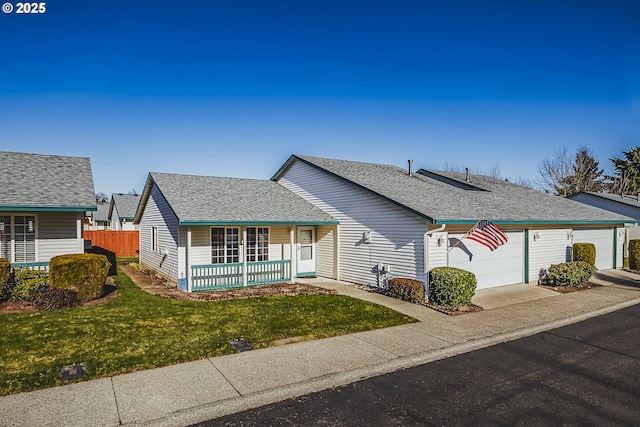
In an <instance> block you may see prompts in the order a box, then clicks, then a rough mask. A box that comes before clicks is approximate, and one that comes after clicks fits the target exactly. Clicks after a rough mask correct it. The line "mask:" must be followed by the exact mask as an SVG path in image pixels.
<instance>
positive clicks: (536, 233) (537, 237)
mask: <svg viewBox="0 0 640 427" xmlns="http://www.w3.org/2000/svg"><path fill="white" fill-rule="evenodd" d="M533 240H534V241H536V240H540V233H538V232H537V231H534V232H533Z"/></svg>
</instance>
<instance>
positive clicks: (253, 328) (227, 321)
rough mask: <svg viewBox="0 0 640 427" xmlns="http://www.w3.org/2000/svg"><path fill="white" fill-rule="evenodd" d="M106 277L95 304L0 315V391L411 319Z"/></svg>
mask: <svg viewBox="0 0 640 427" xmlns="http://www.w3.org/2000/svg"><path fill="white" fill-rule="evenodd" d="M115 282H116V285H117V288H118V293H119V296H118V297H117V298H116V299H114V300H112V301H110V302H108V303H105V304H103V305H97V306H90V307H80V308H75V309H68V310H61V311H53V312H36V313H21V314H6V315H2V316H0V330H1V331H2V333H1V334H0V361H1V366H2V369H0V396H2V395H8V394H13V393H18V392H24V391H30V390H36V389H41V388H47V387H52V386H56V385H62V384H68V383H70V382H72V381H63V380H62V379H61V370H62V368H63V367H65V366H68V365H73V364H83V365H84V367H85V370H86V371H87V375H85V376H84V377H82V378H81V379H79V380H75V381H76V382H77V381H84V380H90V379H96V378H102V377H107V376H112V375H117V374H122V373H125V372H132V371H136V370H141V369H148V368H155V367H160V366H166V365H171V364H175V363H181V362H187V361H191V360H197V359H202V358H206V357H213V356H220V355H223V354H230V353H234V352H235V350H234V348H233V347H232V346H231V345H230V344H229V342H230V341H232V340H235V339H240V338H242V339H244V340H246V341H247V342H248V343H249V344H251V345H252V346H253V347H254V348H260V347H268V346H271V345H274V342H276V341H278V340H282V339H284V338H291V337H303V339H316V338H325V337H331V336H337V335H343V334H347V333H352V332H360V331H365V330H370V329H377V328H383V327H388V326H395V325H401V324H406V323H412V322H415V321H416V320H415V319H413V318H411V317H409V316H405V315H403V314H400V313H398V312H396V311H393V310H391V309H389V308H386V307H383V306H379V305H376V304H372V303H368V302H365V301H362V300H357V299H354V298H350V297H346V296H341V295H299V296H272V297H262V298H251V299H241V300H240V299H239V300H231V301H221V302H196V301H183V300H173V299H168V298H162V297H159V296H156V295H151V294H148V293H146V292H144V291H142V290H140V289H139V288H138V287H137V286H136V285H135V284H134V283H133V282H132V281H131V280H130V279H129V277H128V276H126V275H125V274H124V273H123V272H122V270H120V269H118V275H117V276H116V278H115Z"/></svg>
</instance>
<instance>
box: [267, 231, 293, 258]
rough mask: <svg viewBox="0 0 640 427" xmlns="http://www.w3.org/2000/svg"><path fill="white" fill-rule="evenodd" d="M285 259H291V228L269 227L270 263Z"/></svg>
mask: <svg viewBox="0 0 640 427" xmlns="http://www.w3.org/2000/svg"><path fill="white" fill-rule="evenodd" d="M283 259H291V235H290V234H289V227H288V226H273V227H269V261H281V260H283Z"/></svg>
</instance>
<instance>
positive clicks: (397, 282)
mask: <svg viewBox="0 0 640 427" xmlns="http://www.w3.org/2000/svg"><path fill="white" fill-rule="evenodd" d="M388 283H389V296H391V297H392V298H397V299H401V300H403V301H409V302H414V303H422V302H424V285H423V283H422V282H421V281H419V280H415V279H407V278H403V277H394V278H393V279H389V282H388Z"/></svg>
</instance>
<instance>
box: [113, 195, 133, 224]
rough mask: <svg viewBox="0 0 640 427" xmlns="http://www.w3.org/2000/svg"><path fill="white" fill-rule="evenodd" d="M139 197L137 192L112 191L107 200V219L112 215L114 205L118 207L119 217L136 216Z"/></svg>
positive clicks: (128, 217)
mask: <svg viewBox="0 0 640 427" xmlns="http://www.w3.org/2000/svg"><path fill="white" fill-rule="evenodd" d="M140 197H141V196H140V195H139V194H122V193H113V194H112V195H111V201H110V202H109V219H111V217H112V216H113V208H114V206H115V207H116V208H117V209H118V216H119V217H120V219H133V217H134V216H136V210H137V209H138V203H140Z"/></svg>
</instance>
